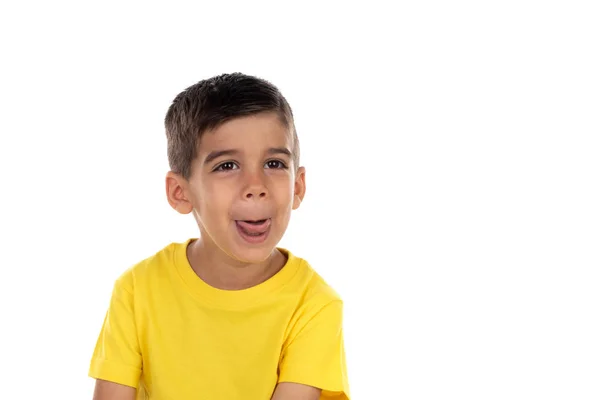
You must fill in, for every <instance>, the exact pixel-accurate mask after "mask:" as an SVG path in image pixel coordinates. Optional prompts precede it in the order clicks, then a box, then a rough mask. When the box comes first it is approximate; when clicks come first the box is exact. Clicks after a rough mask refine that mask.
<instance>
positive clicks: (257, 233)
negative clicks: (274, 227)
mask: <svg viewBox="0 0 600 400" xmlns="http://www.w3.org/2000/svg"><path fill="white" fill-rule="evenodd" d="M235 225H236V227H237V230H238V233H239V234H240V236H242V238H243V239H245V240H246V241H247V242H250V243H260V242H262V241H264V240H265V239H266V237H267V235H268V233H269V228H270V227H271V219H270V218H267V219H258V220H236V221H235Z"/></svg>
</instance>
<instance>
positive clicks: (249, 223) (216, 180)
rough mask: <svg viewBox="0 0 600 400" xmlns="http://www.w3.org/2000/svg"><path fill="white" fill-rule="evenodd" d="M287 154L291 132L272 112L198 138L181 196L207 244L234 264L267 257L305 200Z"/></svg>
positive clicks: (300, 178)
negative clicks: (197, 151) (196, 152)
mask: <svg viewBox="0 0 600 400" xmlns="http://www.w3.org/2000/svg"><path fill="white" fill-rule="evenodd" d="M292 151H293V137H292V133H291V132H290V130H289V129H288V128H286V126H285V125H284V124H283V123H282V122H281V121H280V119H279V117H278V116H277V115H276V114H274V113H264V114H258V115H253V116H249V117H243V118H238V119H234V120H232V121H229V122H227V123H225V124H223V125H221V126H220V127H219V128H217V129H216V130H214V131H212V132H207V133H205V134H204V135H203V136H202V138H201V140H200V143H199V153H198V157H197V158H196V159H195V160H194V162H193V163H192V175H191V177H190V179H189V181H188V182H187V183H186V186H187V187H186V188H185V192H187V197H188V198H189V199H188V200H189V203H190V206H191V210H190V211H193V212H194V216H195V218H196V220H197V221H198V225H199V227H200V231H201V234H202V237H203V240H204V241H206V242H207V244H214V245H216V247H218V248H219V249H220V250H221V251H223V252H225V253H226V254H227V255H229V256H230V257H232V258H234V259H236V260H239V261H244V262H253V263H256V262H261V261H264V260H265V259H267V258H268V257H269V255H270V254H271V253H272V251H273V249H274V248H275V247H276V246H277V244H278V243H279V241H280V240H281V238H282V236H283V234H284V233H285V230H286V229H287V227H288V223H289V220H290V214H291V211H292V210H293V209H296V208H298V207H299V206H300V202H301V200H302V198H303V196H304V191H305V181H304V174H305V172H304V168H298V169H297V166H295V165H293V161H292V156H291V152H292ZM286 153H289V154H286ZM180 211H181V210H180ZM188 212H189V211H188Z"/></svg>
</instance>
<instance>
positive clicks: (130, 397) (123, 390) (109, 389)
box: [93, 379, 136, 400]
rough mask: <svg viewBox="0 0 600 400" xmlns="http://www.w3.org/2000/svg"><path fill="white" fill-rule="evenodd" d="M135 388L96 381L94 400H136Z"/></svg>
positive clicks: (100, 380)
mask: <svg viewBox="0 0 600 400" xmlns="http://www.w3.org/2000/svg"><path fill="white" fill-rule="evenodd" d="M135 392H136V390H135V388H132V387H131V386H125V385H120V384H118V383H114V382H109V381H103V380H102V379H98V380H96V387H95V389H94V399H93V400H135V394H136V393H135Z"/></svg>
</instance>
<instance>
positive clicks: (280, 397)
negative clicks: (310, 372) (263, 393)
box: [271, 382, 321, 400]
mask: <svg viewBox="0 0 600 400" xmlns="http://www.w3.org/2000/svg"><path fill="white" fill-rule="evenodd" d="M319 396H321V389H317V388H315V387H312V386H307V385H300V384H299V383H290V382H282V383H280V384H279V385H277V387H276V388H275V393H273V397H272V398H271V400H319Z"/></svg>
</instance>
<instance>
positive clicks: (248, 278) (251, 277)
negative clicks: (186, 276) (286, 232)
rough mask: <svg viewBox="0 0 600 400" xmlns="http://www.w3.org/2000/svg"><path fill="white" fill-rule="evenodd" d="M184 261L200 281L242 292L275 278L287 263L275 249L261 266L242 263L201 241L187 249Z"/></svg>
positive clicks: (218, 287)
mask: <svg viewBox="0 0 600 400" xmlns="http://www.w3.org/2000/svg"><path fill="white" fill-rule="evenodd" d="M187 258H188V260H189V262H190V265H191V266H192V269H193V270H194V272H196V275H198V276H199V277H200V279H202V280H203V281H204V282H206V283H207V284H208V285H210V286H212V287H215V288H217V289H222V290H242V289H248V288H250V287H253V286H256V285H258V284H260V283H262V282H264V281H266V280H267V279H269V278H271V277H272V276H273V275H275V274H276V273H277V272H278V271H279V270H280V269H281V268H282V267H283V265H284V264H285V262H286V257H285V255H283V254H282V253H281V252H280V251H279V250H278V249H274V250H273V252H272V253H271V255H270V256H269V257H268V258H267V259H266V260H265V261H263V262H261V263H258V264H253V263H245V262H241V261H238V260H235V259H233V258H232V257H230V256H228V255H227V254H225V253H224V252H223V251H222V250H221V249H219V248H218V247H217V246H215V245H214V244H211V243H207V241H205V240H202V238H200V239H197V240H194V241H193V242H192V243H191V244H190V245H189V246H188V249H187Z"/></svg>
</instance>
